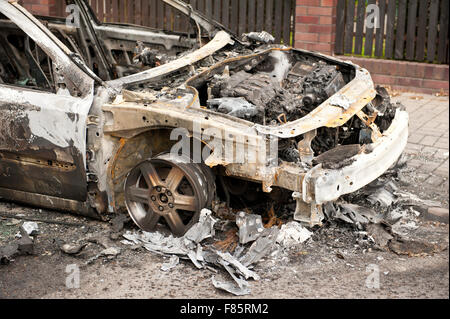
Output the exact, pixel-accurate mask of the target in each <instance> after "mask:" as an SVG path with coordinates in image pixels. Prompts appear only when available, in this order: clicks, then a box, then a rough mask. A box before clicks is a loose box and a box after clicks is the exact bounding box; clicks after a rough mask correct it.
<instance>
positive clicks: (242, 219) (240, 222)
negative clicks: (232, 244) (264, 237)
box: [236, 211, 264, 244]
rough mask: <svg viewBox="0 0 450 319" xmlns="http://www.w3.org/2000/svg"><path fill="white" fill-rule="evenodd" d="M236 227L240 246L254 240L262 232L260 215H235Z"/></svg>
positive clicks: (241, 213) (240, 213)
mask: <svg viewBox="0 0 450 319" xmlns="http://www.w3.org/2000/svg"><path fill="white" fill-rule="evenodd" d="M236 225H237V226H238V227H239V243H241V244H246V243H248V242H251V241H254V240H256V239H257V238H258V237H259V236H261V233H262V232H263V230H264V226H263V224H262V218H261V215H256V214H246V213H245V212H243V211H241V212H239V213H238V214H237V215H236Z"/></svg>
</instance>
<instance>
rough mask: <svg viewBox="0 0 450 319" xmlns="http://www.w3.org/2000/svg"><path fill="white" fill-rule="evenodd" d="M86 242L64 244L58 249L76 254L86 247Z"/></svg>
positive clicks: (69, 253)
mask: <svg viewBox="0 0 450 319" xmlns="http://www.w3.org/2000/svg"><path fill="white" fill-rule="evenodd" d="M86 245H87V244H64V245H62V246H61V247H60V249H61V250H62V251H63V252H65V253H66V254H68V255H76V254H78V253H79V252H81V250H82V249H83V248H84V247H86Z"/></svg>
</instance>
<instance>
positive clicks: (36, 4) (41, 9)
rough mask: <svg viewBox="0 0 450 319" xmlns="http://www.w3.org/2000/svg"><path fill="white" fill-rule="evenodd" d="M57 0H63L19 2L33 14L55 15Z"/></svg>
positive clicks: (27, 0)
mask: <svg viewBox="0 0 450 319" xmlns="http://www.w3.org/2000/svg"><path fill="white" fill-rule="evenodd" d="M57 1H63V0H21V1H19V3H20V4H21V5H22V6H23V7H24V8H25V9H27V10H28V11H30V12H31V13H32V14H34V15H41V16H57V7H56V2H57Z"/></svg>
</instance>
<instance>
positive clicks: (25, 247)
mask: <svg viewBox="0 0 450 319" xmlns="http://www.w3.org/2000/svg"><path fill="white" fill-rule="evenodd" d="M30 234H33V235H34V236H36V235H37V234H38V227H37V225H29V224H27V225H25V227H24V225H22V226H20V236H18V237H19V239H16V240H14V241H12V242H11V243H8V244H7V245H5V246H0V265H6V264H9V263H10V262H11V261H13V260H14V258H15V257H16V256H20V255H33V253H34V238H32V237H31V236H30Z"/></svg>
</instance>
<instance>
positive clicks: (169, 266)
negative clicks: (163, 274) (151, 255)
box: [161, 255, 180, 271]
mask: <svg viewBox="0 0 450 319" xmlns="http://www.w3.org/2000/svg"><path fill="white" fill-rule="evenodd" d="M179 262H180V258H179V257H178V256H176V255H173V256H170V258H169V261H168V262H166V263H164V264H162V266H161V270H162V271H169V270H170V269H172V268H174V267H175V266H176V265H178V264H179Z"/></svg>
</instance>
